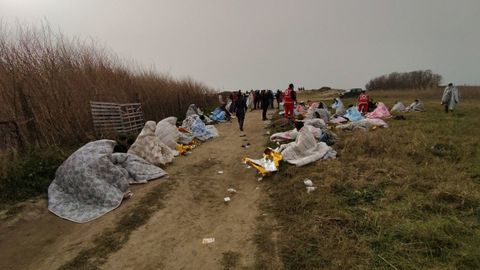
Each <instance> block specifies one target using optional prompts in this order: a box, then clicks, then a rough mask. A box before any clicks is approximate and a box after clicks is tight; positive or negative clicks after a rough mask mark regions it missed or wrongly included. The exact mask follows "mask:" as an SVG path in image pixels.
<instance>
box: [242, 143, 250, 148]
mask: <svg viewBox="0 0 480 270" xmlns="http://www.w3.org/2000/svg"><path fill="white" fill-rule="evenodd" d="M242 147H243V148H249V147H250V143H246V144H242Z"/></svg>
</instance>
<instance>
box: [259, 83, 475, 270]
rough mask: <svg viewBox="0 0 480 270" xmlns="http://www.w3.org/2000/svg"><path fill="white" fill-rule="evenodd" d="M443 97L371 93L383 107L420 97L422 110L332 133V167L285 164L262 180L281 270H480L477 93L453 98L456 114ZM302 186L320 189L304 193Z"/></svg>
mask: <svg viewBox="0 0 480 270" xmlns="http://www.w3.org/2000/svg"><path fill="white" fill-rule="evenodd" d="M441 92H442V90H441V89H435V90H428V91H423V92H417V91H401V92H400V91H378V92H373V91H372V92H371V93H370V96H371V97H373V98H374V99H375V100H378V101H383V102H384V103H385V104H387V106H389V107H391V106H392V105H393V104H394V102H395V101H396V100H401V101H403V102H404V103H405V104H406V105H408V104H410V103H411V102H412V101H413V100H414V99H415V98H420V99H422V100H423V101H424V102H425V105H426V109H427V111H426V112H423V113H408V114H404V115H405V117H406V120H388V124H389V125H390V127H389V128H387V129H377V130H375V131H369V132H363V131H356V132H339V131H336V133H337V135H339V140H338V142H337V144H336V145H335V146H334V148H335V150H336V151H337V152H338V157H337V159H335V160H329V161H319V162H317V163H315V164H311V165H309V166H306V167H301V168H297V167H294V166H289V165H286V164H285V165H283V167H282V169H281V171H280V172H278V173H277V174H276V175H274V176H272V177H271V178H270V179H269V180H268V181H267V182H268V190H269V198H268V199H267V201H268V202H267V206H266V207H265V211H267V212H270V214H271V215H273V216H274V217H275V219H276V223H277V226H276V228H277V230H278V232H277V236H276V241H277V250H278V253H279V256H280V258H281V260H282V262H283V265H284V267H285V268H286V269H480V257H479V256H478V255H479V254H480V147H479V139H478V138H479V137H478V133H479V131H480V129H479V126H478V123H479V122H480V116H479V114H478V110H479V109H480V89H478V88H477V89H475V88H468V89H460V92H461V100H460V104H459V107H458V110H457V111H456V112H455V113H454V114H445V113H444V112H443V111H442V109H443V107H442V106H440V97H441ZM299 98H300V99H303V100H307V99H311V100H319V99H321V94H320V93H318V92H315V93H308V94H300V95H299ZM328 101H330V100H328ZM350 103H352V104H353V103H354V101H353V100H351V99H350V100H344V104H345V105H348V104H350ZM305 178H309V179H311V180H312V181H313V182H314V183H315V185H316V186H317V187H318V190H316V191H315V192H314V193H311V194H307V192H306V190H305V187H304V184H303V180H304V179H305ZM260 233H261V232H260Z"/></svg>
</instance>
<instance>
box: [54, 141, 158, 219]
mask: <svg viewBox="0 0 480 270" xmlns="http://www.w3.org/2000/svg"><path fill="white" fill-rule="evenodd" d="M115 144H116V143H115V141H111V140H99V141H94V142H90V143H88V144H86V145H84V146H83V147H81V148H80V149H78V150H77V151H75V152H74V153H73V154H72V155H71V156H70V157H69V158H68V159H67V160H65V162H63V164H62V165H61V166H60V167H58V169H57V172H56V173H55V179H54V180H53V181H52V183H51V184H50V186H49V187H48V210H50V211H51V212H52V213H54V214H55V215H57V216H59V217H61V218H64V219H67V220H70V221H73V222H78V223H84V222H88V221H91V220H94V219H96V218H99V217H100V216H102V215H104V214H106V213H108V212H110V211H112V210H114V209H115V208H117V207H118V206H119V205H120V203H121V202H122V199H123V194H124V193H125V192H126V191H127V190H128V186H129V184H134V183H145V182H147V181H149V180H153V179H157V178H160V177H162V176H164V175H166V172H165V171H163V170H162V169H160V168H158V167H156V166H154V165H151V164H149V163H148V162H147V161H145V160H143V159H142V158H140V157H137V156H135V155H131V154H126V153H113V148H114V146H115Z"/></svg>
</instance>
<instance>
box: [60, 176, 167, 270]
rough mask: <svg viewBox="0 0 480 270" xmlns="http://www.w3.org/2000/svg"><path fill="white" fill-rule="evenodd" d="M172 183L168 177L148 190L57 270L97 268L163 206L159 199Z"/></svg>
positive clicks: (162, 197)
mask: <svg viewBox="0 0 480 270" xmlns="http://www.w3.org/2000/svg"><path fill="white" fill-rule="evenodd" d="M175 185H176V182H174V181H173V180H172V179H169V180H166V181H165V183H162V184H161V185H159V186H158V187H156V188H155V189H153V190H152V191H150V192H149V193H148V194H147V195H146V196H144V197H143V198H142V199H141V200H140V201H139V202H138V204H136V206H135V207H133V208H132V209H131V211H129V212H128V213H126V214H124V215H123V216H122V217H121V218H120V221H119V222H118V224H117V225H116V226H115V227H114V228H111V229H106V230H105V231H104V232H102V233H101V234H100V235H98V236H97V237H96V238H95V239H94V240H93V246H91V247H88V248H85V249H83V250H81V251H80V252H79V253H78V254H77V256H75V257H74V258H73V259H71V260H70V261H68V262H66V263H65V264H64V265H62V266H61V267H60V268H59V269H60V270H73V269H92V270H95V269H100V267H101V266H102V265H103V264H104V263H105V262H106V261H107V259H108V256H109V255H110V254H111V253H113V252H115V251H118V250H120V249H121V248H122V246H123V245H124V244H125V243H126V242H127V241H128V239H129V238H130V234H131V233H132V232H133V231H135V230H136V229H138V228H139V227H140V226H142V225H143V224H145V223H147V222H148V220H149V219H150V217H151V216H152V215H153V214H154V213H155V212H156V211H158V210H159V209H161V208H163V207H164V204H163V200H164V198H165V197H166V196H167V194H168V193H169V191H171V190H172V189H173V188H174V187H175Z"/></svg>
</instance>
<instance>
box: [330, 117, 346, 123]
mask: <svg viewBox="0 0 480 270" xmlns="http://www.w3.org/2000/svg"><path fill="white" fill-rule="evenodd" d="M344 122H348V119H346V118H343V117H341V116H337V117H332V119H330V123H332V124H340V123H344Z"/></svg>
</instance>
